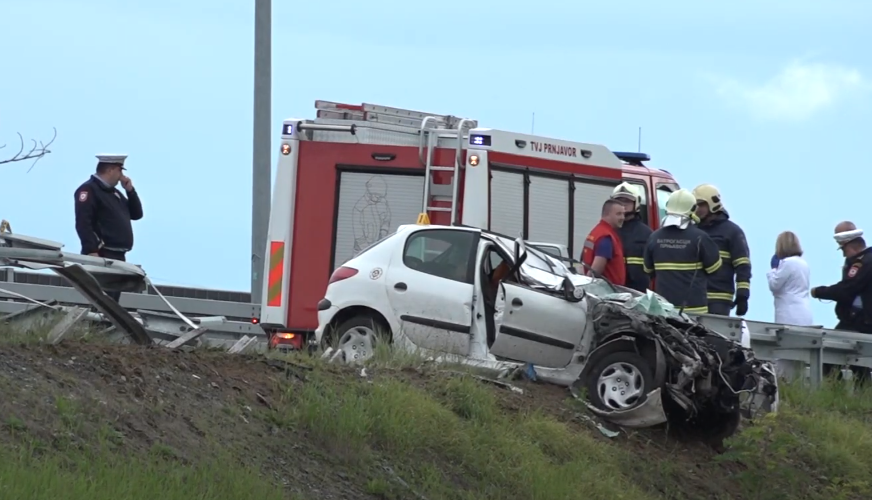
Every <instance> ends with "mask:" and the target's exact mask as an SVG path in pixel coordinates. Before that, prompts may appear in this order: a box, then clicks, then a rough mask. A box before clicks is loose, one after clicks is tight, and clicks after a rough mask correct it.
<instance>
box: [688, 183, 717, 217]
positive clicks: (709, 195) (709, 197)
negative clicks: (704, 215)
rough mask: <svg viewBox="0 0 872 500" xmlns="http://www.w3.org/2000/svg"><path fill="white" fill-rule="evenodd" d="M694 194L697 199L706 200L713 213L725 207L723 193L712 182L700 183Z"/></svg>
mask: <svg viewBox="0 0 872 500" xmlns="http://www.w3.org/2000/svg"><path fill="white" fill-rule="evenodd" d="M693 195H694V196H695V197H696V199H697V201H704V202H705V203H706V204H707V205H708V207H709V211H710V212H712V213H715V212H720V211H721V210H723V209H724V202H723V201H722V200H721V193H720V192H719V191H718V188H716V187H715V186H713V185H711V184H700V185H699V186H697V187H696V188H695V189H694V190H693Z"/></svg>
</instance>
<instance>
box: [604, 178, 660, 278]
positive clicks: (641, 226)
mask: <svg viewBox="0 0 872 500" xmlns="http://www.w3.org/2000/svg"><path fill="white" fill-rule="evenodd" d="M612 199H613V200H618V201H619V202H621V204H622V205H623V206H624V224H623V225H622V226H620V227H618V228H617V229H616V231H617V233H618V236H619V237H620V238H621V245H622V246H623V248H624V262H626V264H627V282H626V286H627V287H629V288H632V289H634V290H638V291H640V292H644V291H645V290H647V289H648V285H650V284H651V278H650V277H649V276H648V274H647V273H646V272H645V270H644V269H643V267H644V264H645V262H644V259H643V258H642V257H643V255H644V254H645V245H647V244H648V238H649V237H650V236H651V233H652V232H653V231H652V230H651V228H650V227H648V226H647V225H646V224H645V223H644V222H642V218H641V217H640V216H639V210H640V209H641V207H642V196H641V195H640V194H639V190H638V189H637V188H636V187H634V186H633V185H632V184H630V183H629V182H622V183H621V184H619V185H618V186H617V187H616V188H615V189H614V191H612Z"/></svg>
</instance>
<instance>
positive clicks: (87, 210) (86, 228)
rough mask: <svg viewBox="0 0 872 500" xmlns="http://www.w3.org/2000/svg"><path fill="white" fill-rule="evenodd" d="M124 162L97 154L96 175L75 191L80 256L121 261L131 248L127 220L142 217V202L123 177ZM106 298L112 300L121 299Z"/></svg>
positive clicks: (116, 295)
mask: <svg viewBox="0 0 872 500" xmlns="http://www.w3.org/2000/svg"><path fill="white" fill-rule="evenodd" d="M126 159H127V155H97V172H96V173H95V174H94V175H92V176H91V178H90V179H88V180H87V181H85V182H84V184H82V185H81V186H79V187H78V188H76V193H75V210H76V233H78V235H79V240H80V241H81V243H82V254H84V255H93V256H100V257H104V258H107V259H114V260H121V261H124V260H126V254H127V252H129V251H130V250H131V249H132V248H133V225H132V224H131V221H134V220H139V219H141V218H142V202H141V201H140V200H139V193H137V192H136V189H134V187H133V181H131V180H130V178H129V177H127V176H126V175H124V171H125V168H124V161H125V160H126ZM118 184H121V186H122V187H123V188H124V191H125V192H126V194H127V196H125V195H124V193H122V192H121V191H120V190H118V189H117V188H116V186H118ZM108 295H110V296H111V297H112V298H114V299H115V300H116V301H118V299H119V298H120V296H121V294H120V293H119V292H112V293H109V294H108Z"/></svg>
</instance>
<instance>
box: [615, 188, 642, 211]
mask: <svg viewBox="0 0 872 500" xmlns="http://www.w3.org/2000/svg"><path fill="white" fill-rule="evenodd" d="M611 198H612V199H613V200H619V199H622V198H623V199H629V200H633V202H634V203H635V204H636V210H639V207H641V206H642V195H641V194H639V190H638V189H637V188H636V186H634V185H632V184H630V183H629V182H622V183H620V184H618V185H617V186H615V189H614V190H613V191H612V196H611Z"/></svg>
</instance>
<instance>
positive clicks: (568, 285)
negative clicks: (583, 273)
mask: <svg viewBox="0 0 872 500" xmlns="http://www.w3.org/2000/svg"><path fill="white" fill-rule="evenodd" d="M585 295H586V293H585V291H584V288H582V287H581V286H576V284H575V283H573V282H572V280H570V279H569V277H568V276H566V277H564V278H563V298H565V299H566V301H567V302H581V300H582V299H583V298H584V296H585Z"/></svg>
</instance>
